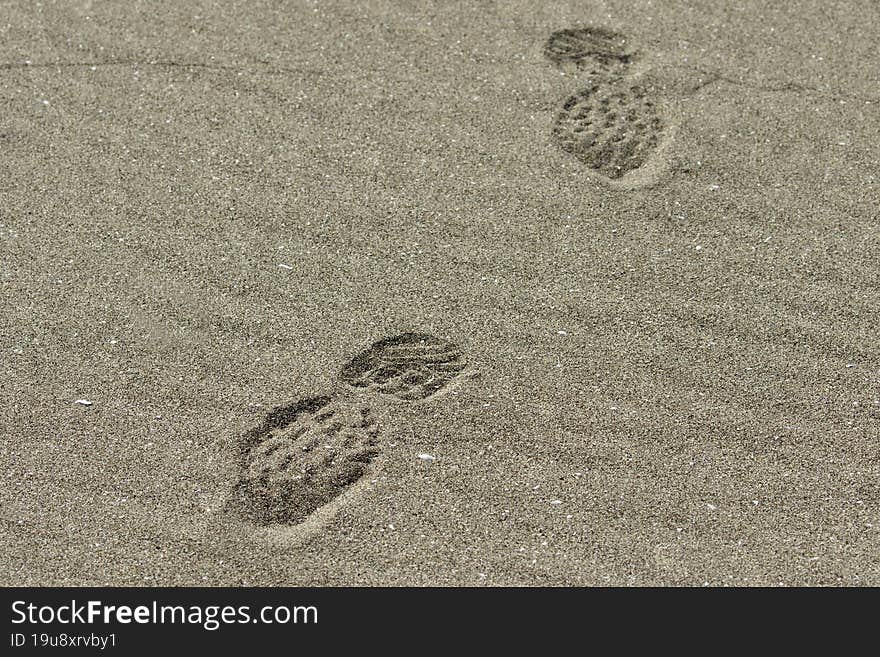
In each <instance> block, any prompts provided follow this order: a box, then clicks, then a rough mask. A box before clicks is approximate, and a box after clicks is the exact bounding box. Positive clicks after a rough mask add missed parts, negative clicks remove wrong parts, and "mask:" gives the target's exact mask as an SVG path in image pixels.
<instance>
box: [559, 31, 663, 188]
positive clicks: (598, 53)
mask: <svg viewBox="0 0 880 657" xmlns="http://www.w3.org/2000/svg"><path fill="white" fill-rule="evenodd" d="M544 55H545V56H546V57H547V58H548V59H549V60H550V61H552V62H553V63H555V64H557V65H560V66H563V65H565V64H567V63H573V64H574V65H575V66H576V67H577V75H578V77H579V78H581V79H582V84H585V85H586V86H584V87H582V88H581V89H580V90H579V91H578V92H576V93H574V94H573V95H571V96H569V97H568V98H566V99H565V100H564V101H563V103H562V106H561V108H560V109H559V111H558V113H557V115H556V118H555V119H554V122H553V127H552V140H553V143H554V144H556V146H557V147H559V148H560V149H561V150H562V151H564V152H566V153H568V154H570V155H572V156H574V157H575V158H576V159H577V160H578V161H580V162H581V163H582V164H583V165H585V166H586V167H588V168H589V169H590V170H591V171H592V172H594V173H595V174H598V176H600V177H601V178H602V179H604V180H606V181H607V182H609V183H618V181H619V182H620V183H621V184H631V183H635V184H638V185H641V184H645V183H648V182H650V181H651V180H653V177H652V176H654V175H655V174H656V173H657V171H658V170H659V168H658V167H657V166H654V163H655V162H656V161H657V160H658V158H659V154H660V150H661V146H663V145H664V144H666V143H668V141H669V139H668V137H669V136H670V135H671V131H670V130H669V126H667V125H666V124H665V122H664V118H663V116H662V114H661V112H660V111H659V110H658V107H657V104H656V102H655V100H654V99H652V98H651V94H650V92H649V91H648V90H647V89H646V88H645V87H643V86H642V85H640V84H638V83H637V82H635V81H634V76H633V75H631V74H632V64H633V63H634V62H635V61H636V60H637V58H638V54H637V53H636V51H635V50H633V49H632V47H631V45H630V43H629V41H628V39H627V37H626V36H625V35H623V34H621V33H619V32H614V31H612V30H608V29H605V28H576V29H567V30H559V31H557V32H554V33H553V34H551V35H550V37H549V38H548V40H547V42H546V43H545V45H544Z"/></svg>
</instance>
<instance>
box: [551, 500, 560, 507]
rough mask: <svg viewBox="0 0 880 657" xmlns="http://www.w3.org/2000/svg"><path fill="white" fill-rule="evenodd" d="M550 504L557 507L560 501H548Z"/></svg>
mask: <svg viewBox="0 0 880 657" xmlns="http://www.w3.org/2000/svg"><path fill="white" fill-rule="evenodd" d="M550 504H552V505H553V506H559V505H560V504H562V500H550Z"/></svg>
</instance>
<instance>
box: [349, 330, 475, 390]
mask: <svg viewBox="0 0 880 657" xmlns="http://www.w3.org/2000/svg"><path fill="white" fill-rule="evenodd" d="M465 366H466V362H465V359H464V355H463V353H462V351H461V349H460V348H459V347H458V346H457V345H455V344H453V343H451V342H447V341H446V340H442V339H440V338H438V337H435V336H433V335H430V334H427V333H404V334H402V335H397V336H394V337H391V338H385V339H383V340H379V341H378V342H375V343H373V344H372V345H371V346H370V347H369V348H368V349H366V350H364V351H362V352H361V353H359V354H358V355H356V356H355V357H354V358H352V359H351V361H349V362H348V364H346V365H345V367H343V368H342V372H341V373H340V378H341V379H342V380H343V381H344V382H345V383H347V384H348V385H350V386H352V387H353V388H357V389H361V390H364V391H366V392H371V393H379V394H382V395H391V396H394V397H397V398H398V399H403V400H406V401H416V400H420V399H426V398H428V397H430V396H432V395H434V394H436V393H437V392H439V391H440V390H441V389H443V388H444V387H446V386H447V385H448V384H449V383H450V382H451V381H452V380H453V379H455V378H456V377H457V376H458V375H459V374H461V372H462V371H463V370H464V368H465Z"/></svg>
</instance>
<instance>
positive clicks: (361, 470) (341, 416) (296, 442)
mask: <svg viewBox="0 0 880 657" xmlns="http://www.w3.org/2000/svg"><path fill="white" fill-rule="evenodd" d="M379 431H380V427H379V422H378V420H377V418H376V416H375V414H374V412H373V410H372V409H371V408H370V406H369V405H368V404H367V403H365V402H351V401H337V400H333V399H331V398H330V397H312V398H307V399H303V400H300V401H298V402H295V403H293V404H290V405H288V406H284V407H281V408H278V409H275V410H274V411H273V412H272V413H270V414H269V416H268V417H267V418H266V421H265V422H264V424H263V425H262V426H261V427H259V428H257V429H255V430H253V431H251V432H248V433H247V434H245V435H244V436H243V437H242V439H241V442H240V445H239V448H240V457H241V459H240V460H241V473H240V477H239V482H238V485H237V487H236V491H235V494H234V496H233V499H234V501H235V503H236V504H237V506H238V508H239V510H240V512H241V513H242V515H244V516H245V517H246V518H247V519H248V520H250V521H252V522H254V523H255V524H258V525H269V524H296V523H298V522H300V521H302V520H304V519H305V518H306V517H307V516H309V515H310V514H311V513H313V512H314V511H316V510H317V509H318V508H320V507H322V506H324V505H325V504H327V503H328V502H330V501H331V500H332V499H333V498H335V497H337V496H338V495H340V494H341V493H342V492H343V491H344V490H345V489H346V488H347V487H349V486H350V485H352V484H354V483H355V482H356V481H358V480H359V479H360V478H361V477H363V476H364V475H365V474H366V473H367V471H368V469H369V464H370V462H371V461H372V460H373V459H374V458H375V457H376V456H377V455H378V453H379V446H378V445H379Z"/></svg>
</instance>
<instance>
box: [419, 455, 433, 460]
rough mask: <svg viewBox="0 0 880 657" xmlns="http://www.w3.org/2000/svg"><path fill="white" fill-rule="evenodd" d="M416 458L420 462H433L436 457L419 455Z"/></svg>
mask: <svg viewBox="0 0 880 657" xmlns="http://www.w3.org/2000/svg"><path fill="white" fill-rule="evenodd" d="M418 458H419V459H420V460H422V461H435V460H436V459H437V457H435V456H432V455H431V454H419V455H418Z"/></svg>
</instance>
